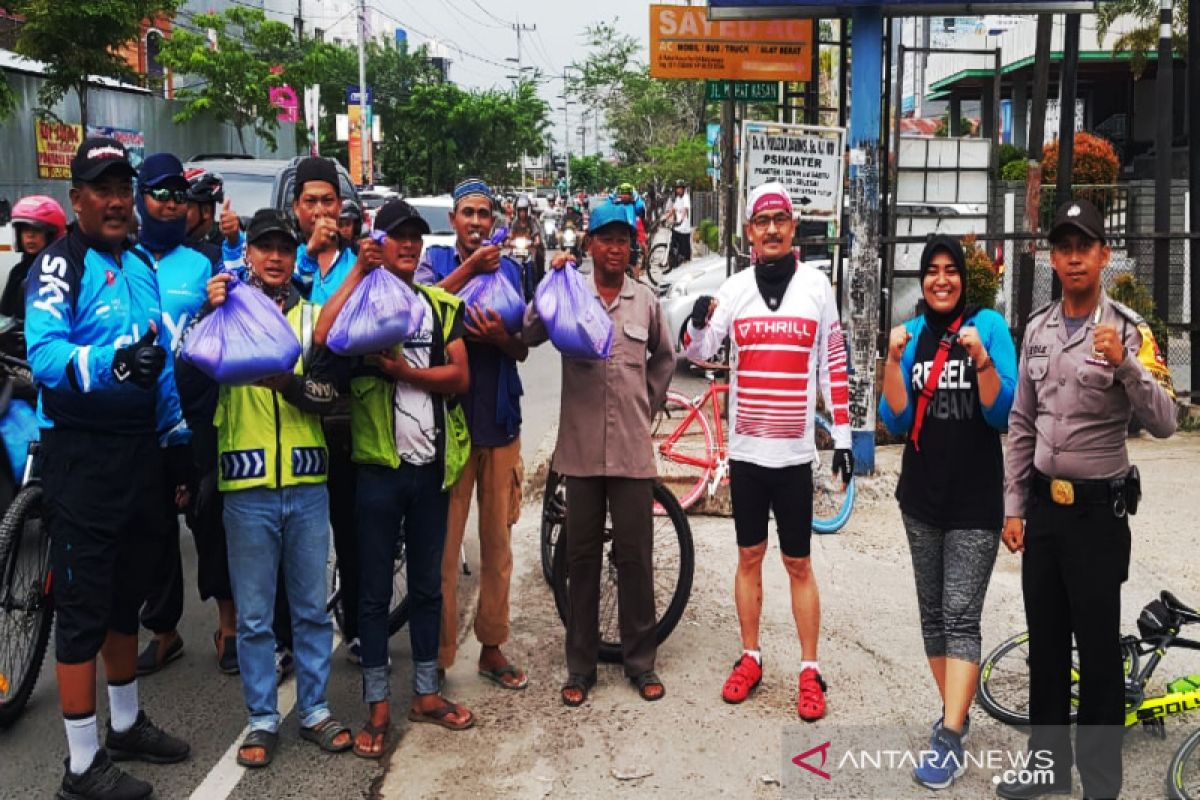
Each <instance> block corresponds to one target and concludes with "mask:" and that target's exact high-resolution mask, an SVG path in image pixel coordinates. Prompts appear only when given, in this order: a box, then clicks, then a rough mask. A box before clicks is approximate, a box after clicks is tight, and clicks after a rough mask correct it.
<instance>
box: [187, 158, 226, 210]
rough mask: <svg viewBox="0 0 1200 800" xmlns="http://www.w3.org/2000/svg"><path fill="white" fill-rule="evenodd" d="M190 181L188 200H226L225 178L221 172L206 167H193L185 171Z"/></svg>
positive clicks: (205, 201) (215, 201)
mask: <svg viewBox="0 0 1200 800" xmlns="http://www.w3.org/2000/svg"><path fill="white" fill-rule="evenodd" d="M183 177H184V178H186V179H187V182H188V202H190V203H221V202H224V201H225V179H224V178H222V177H221V173H219V172H209V171H208V170H206V169H205V168H204V167H192V168H191V169H189V170H187V171H186V172H184V173H183Z"/></svg>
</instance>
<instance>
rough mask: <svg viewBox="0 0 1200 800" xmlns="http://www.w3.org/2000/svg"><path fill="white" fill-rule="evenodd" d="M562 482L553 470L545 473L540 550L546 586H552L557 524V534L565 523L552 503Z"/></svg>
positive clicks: (560, 532)
mask: <svg viewBox="0 0 1200 800" xmlns="http://www.w3.org/2000/svg"><path fill="white" fill-rule="evenodd" d="M560 483H562V476H561V475H559V474H558V473H557V472H555V471H554V470H550V471H549V472H547V473H546V488H545V491H544V492H543V494H542V527H541V534H540V548H539V549H540V550H541V556H542V577H543V578H544V579H545V580H546V584H547V585H548V586H554V549H555V547H556V545H557V544H558V541H557V538H556V537H555V536H554V528H555V526H556V525H557V526H558V531H559V535H560V536H561V535H562V527H563V525H565V524H566V519H565V518H564V516H563V514H562V513H561V512H560V511H559V510H558V509H557V508H556V507H555V505H554V496H555V493H556V492H557V491H558V486H559V484H560Z"/></svg>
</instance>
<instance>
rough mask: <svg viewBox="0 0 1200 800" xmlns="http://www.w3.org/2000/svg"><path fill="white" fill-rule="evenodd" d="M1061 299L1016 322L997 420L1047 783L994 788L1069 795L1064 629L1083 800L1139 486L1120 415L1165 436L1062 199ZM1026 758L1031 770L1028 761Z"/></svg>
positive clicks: (1110, 722) (1162, 382) (1146, 354)
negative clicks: (1021, 333) (1008, 389)
mask: <svg viewBox="0 0 1200 800" xmlns="http://www.w3.org/2000/svg"><path fill="white" fill-rule="evenodd" d="M1049 239H1050V248H1051V249H1050V263H1051V264H1052V265H1053V267H1054V271H1055V273H1056V274H1057V275H1058V277H1059V280H1060V281H1061V282H1062V289H1063V296H1062V300H1061V301H1058V302H1054V303H1051V304H1049V305H1047V306H1045V307H1043V308H1041V309H1039V310H1038V311H1035V312H1034V313H1033V314H1032V315H1031V316H1030V318H1029V324H1028V327H1027V328H1026V331H1025V341H1024V343H1023V344H1022V346H1021V363H1020V368H1019V370H1018V381H1017V392H1016V399H1015V400H1014V402H1013V408H1012V413H1011V416H1010V417H1009V433H1008V454H1007V460H1006V464H1005V492H1004V506H1005V512H1004V513H1005V516H1006V518H1005V522H1004V533H1003V541H1004V544H1005V545H1006V546H1007V547H1008V549H1009V550H1010V551H1011V552H1014V553H1024V558H1023V560H1022V563H1021V586H1022V591H1023V593H1024V596H1025V618H1026V621H1027V623H1028V625H1029V712H1030V717H1031V721H1032V723H1033V732H1032V734H1031V736H1030V739H1029V746H1030V749H1031V750H1032V751H1034V752H1035V753H1036V752H1037V751H1049V754H1050V755H1051V757H1052V758H1053V771H1054V779H1055V780H1054V783H1053V785H1049V786H1047V785H1039V784H1035V783H1002V784H1000V785H999V786H998V787H997V793H998V794H999V795H1000V796H1001V797H1005V798H1029V797H1039V796H1041V795H1044V794H1061V793H1068V792H1069V791H1070V785H1071V764H1072V749H1071V738H1070V727H1069V724H1068V714H1069V711H1070V702H1071V694H1070V671H1071V637H1072V634H1074V637H1075V641H1076V643H1077V645H1078V648H1079V673H1080V686H1079V697H1080V701H1079V719H1078V721H1079V729H1078V730H1079V733H1078V741H1077V746H1078V747H1077V749H1078V753H1077V754H1076V755H1075V758H1074V762H1075V763H1076V764H1077V766H1078V767H1079V774H1080V778H1081V779H1082V781H1083V789H1084V794H1085V796H1087V797H1106V798H1112V797H1117V795H1118V793H1119V792H1120V789H1121V734H1122V725H1123V722H1124V716H1125V700H1124V674H1123V669H1122V665H1121V651H1120V646H1119V642H1120V611H1121V584H1122V583H1123V582H1124V581H1125V579H1126V578H1127V577H1128V574H1129V551H1130V536H1129V515H1130V514H1132V513H1134V512H1135V511H1136V509H1137V499H1138V497H1139V495H1140V489H1139V486H1138V483H1139V482H1138V479H1137V471H1136V468H1132V469H1131V467H1130V465H1129V456H1128V453H1127V452H1126V449H1125V436H1126V430H1127V427H1128V424H1129V418H1130V415H1131V414H1132V415H1136V416H1137V418H1138V420H1139V421H1141V423H1142V424H1143V425H1144V426H1145V428H1146V430H1148V431H1149V432H1150V433H1151V434H1153V435H1154V436H1157V437H1159V438H1165V437H1167V436H1170V435H1171V434H1172V433H1174V432H1175V424H1176V409H1175V402H1174V392H1173V390H1172V389H1171V384H1170V373H1169V372H1168V371H1167V369H1166V365H1165V363H1164V362H1163V359H1162V356H1161V355H1160V353H1159V351H1158V347H1157V345H1156V344H1155V342H1154V336H1153V335H1152V334H1151V333H1150V328H1149V326H1147V325H1146V323H1145V322H1144V321H1143V320H1142V318H1141V317H1139V316H1138V315H1137V314H1136V313H1134V312H1133V311H1131V310H1130V309H1128V308H1126V307H1125V306H1123V305H1121V304H1120V303H1117V302H1114V301H1113V300H1111V299H1109V297H1108V296H1107V295H1106V294H1105V292H1104V290H1103V289H1102V288H1101V285H1100V274H1101V272H1102V270H1103V269H1104V267H1105V265H1106V264H1107V263H1108V259H1109V255H1110V254H1111V250H1110V248H1109V247H1108V245H1107V243H1106V242H1105V240H1104V223H1103V219H1102V218H1101V216H1100V214H1099V212H1098V211H1096V209H1095V208H1094V207H1093V206H1092V205H1091V204H1090V203H1088V202H1087V201H1086V200H1076V201H1071V202H1067V203H1065V204H1064V205H1063V206H1062V207H1061V208H1060V209H1059V210H1058V214H1057V215H1056V217H1055V219H1054V224H1053V226H1052V227H1051V229H1050V235H1049ZM1035 766H1038V767H1040V766H1042V765H1041V764H1037V763H1036V762H1035Z"/></svg>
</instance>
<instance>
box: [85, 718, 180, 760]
mask: <svg viewBox="0 0 1200 800" xmlns="http://www.w3.org/2000/svg"><path fill="white" fill-rule="evenodd" d="M107 728H108V733H107V734H106V735H105V737H104V747H105V749H107V750H108V754H109V756H111V757H112V760H113V761H134V760H137V761H149V762H150V763H151V764H174V763H175V762H177V761H183V760H184V759H185V758H187V757H188V753H189V752H190V751H191V748H190V747H188V743H187V742H185V741H183V740H182V739H176V738H175V737H174V736H172V735H171V734H169V733H167V732H166V731H164V730H162V729H161V728H159V727H157V726H156V725H155V724H154V723H153V722H151V721H150V718H149V717H147V716H146V712H145V711H139V712H138V718H137V722H135V723H133V727H132V728H130V729H129V730H127V731H125V732H124V733H117V732H116V731H114V730H113V729H112V721H111V720H110V721H109V722H108V725H107Z"/></svg>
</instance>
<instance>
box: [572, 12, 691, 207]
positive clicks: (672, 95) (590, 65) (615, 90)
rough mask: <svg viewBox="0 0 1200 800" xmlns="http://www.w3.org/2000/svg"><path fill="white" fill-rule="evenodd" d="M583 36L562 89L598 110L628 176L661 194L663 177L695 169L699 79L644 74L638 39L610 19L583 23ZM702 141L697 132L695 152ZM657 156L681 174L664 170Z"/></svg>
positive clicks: (668, 178)
mask: <svg viewBox="0 0 1200 800" xmlns="http://www.w3.org/2000/svg"><path fill="white" fill-rule="evenodd" d="M584 39H585V47H586V49H587V55H586V56H585V57H584V58H583V59H582V60H581V61H578V62H576V63H574V64H572V65H571V70H572V73H573V74H572V75H571V76H570V78H569V79H568V82H567V91H568V93H569V94H571V95H573V96H574V97H576V98H578V100H579V101H580V102H581V103H582V104H583V105H584V106H585V107H587V108H592V109H600V110H603V111H604V117H605V120H606V122H607V125H608V129H609V133H610V136H611V138H612V146H613V150H614V151H616V153H617V155H618V157H619V158H620V161H621V163H622V164H624V165H625V166H626V167H629V168H631V169H633V170H634V172H633V174H632V175H631V179H633V180H635V182H637V183H638V184H639V185H641V186H643V187H646V186H647V185H649V188H651V189H653V190H654V192H655V193H661V192H662V190H663V189H664V188H665V187H666V185H667V183H668V182H670V181H674V180H675V179H676V178H678V177H683V178H684V179H688V178H687V176H688V175H693V174H695V173H694V164H695V157H694V154H695V143H694V137H695V136H696V135H697V134H698V133H701V132H702V131H703V128H704V123H705V121H706V119H705V116H704V110H705V102H704V81H682V80H661V79H658V78H652V77H650V68H649V67H648V66H647V65H646V64H645V63H643V62H642V61H641V60H640V58H639V56H640V53H641V44H640V43H639V42H638V40H637V39H636V38H634V37H632V36H628V35H625V34H622V33H620V32H619V31H618V29H617V27H616V24H615V22H613V23H609V22H600V23H596V24H594V25H590V26H588V27H587V28H586V29H585V31H584ZM703 144H704V141H703V136H701V138H700V145H701V153H703ZM660 159H666V160H668V161H670V162H671V163H672V166H674V167H677V168H679V169H682V170H685V172H684V174H682V175H676V174H668V172H667V169H666V168H665V167H661V166H659V165H658V161H659V160H660ZM702 172H703V170H701V173H702ZM699 177H700V176H697V179H698V178H699ZM572 178H574V171H572Z"/></svg>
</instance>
